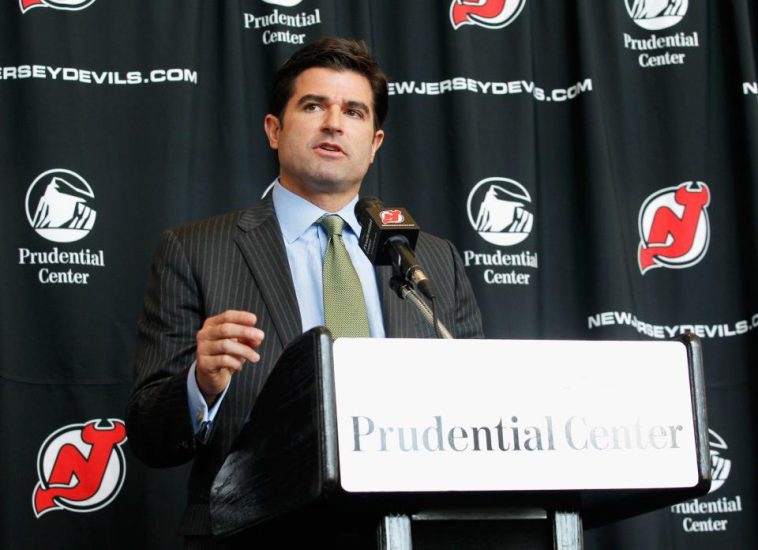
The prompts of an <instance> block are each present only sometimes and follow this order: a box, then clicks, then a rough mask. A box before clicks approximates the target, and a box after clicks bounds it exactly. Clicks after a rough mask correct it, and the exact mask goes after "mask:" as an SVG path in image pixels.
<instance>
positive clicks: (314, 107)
mask: <svg viewBox="0 0 758 550" xmlns="http://www.w3.org/2000/svg"><path fill="white" fill-rule="evenodd" d="M320 109H321V105H319V104H318V103H306V104H305V110H306V111H318V110H320Z"/></svg>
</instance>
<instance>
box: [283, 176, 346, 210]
mask: <svg viewBox="0 0 758 550" xmlns="http://www.w3.org/2000/svg"><path fill="white" fill-rule="evenodd" d="M279 183H281V184H282V187H284V188H285V189H287V190H288V191H290V192H292V193H294V194H296V195H298V196H300V197H303V198H304V199H305V200H307V201H308V202H310V203H312V204H315V205H316V206H318V207H319V208H321V209H322V210H324V211H326V212H338V211H340V210H342V209H343V208H344V207H345V205H346V204H348V203H349V202H350V201H351V200H353V198H355V196H356V195H357V194H358V191H359V190H360V184H358V185H353V186H350V187H348V188H346V189H344V190H340V189H329V190H327V191H321V190H318V189H316V188H313V187H307V188H306V187H304V186H296V185H292V184H291V183H290V182H287V181H285V179H283V178H282V177H281V176H280V177H279Z"/></svg>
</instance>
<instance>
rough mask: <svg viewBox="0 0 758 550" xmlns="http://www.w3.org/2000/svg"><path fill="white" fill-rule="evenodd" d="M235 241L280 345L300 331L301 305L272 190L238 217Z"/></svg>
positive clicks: (289, 340) (297, 334) (287, 341)
mask: <svg viewBox="0 0 758 550" xmlns="http://www.w3.org/2000/svg"><path fill="white" fill-rule="evenodd" d="M238 227H239V229H240V232H239V233H237V235H236V237H235V241H236V243H237V246H239V249H240V251H241V252H242V255H243V257H244V258H245V262H246V263H247V265H248V267H249V268H250V271H251V272H252V274H253V277H255V281H256V283H257V285H258V288H259V290H260V293H261V296H262V297H263V301H264V302H265V303H266V307H267V308H268V311H269V314H270V315H271V321H272V322H273V324H274V328H275V329H276V332H277V333H278V335H279V337H280V340H281V344H282V346H285V345H287V344H288V343H289V342H291V341H292V340H293V339H295V338H296V337H297V336H299V335H300V334H301V332H302V326H301V319H300V309H299V307H298V305H297V296H296V295H295V288H294V286H293V284H292V275H291V273H290V266H289V262H288V261H287V252H286V250H285V248H284V240H283V239H282V232H281V230H280V229H279V222H278V221H277V219H276V215H275V213H274V206H273V201H272V199H271V194H269V195H268V196H266V197H265V198H264V199H263V201H262V202H261V203H259V204H257V205H255V206H253V207H251V208H249V209H248V210H246V211H245V212H244V213H243V214H242V216H241V217H240V220H239V223H238Z"/></svg>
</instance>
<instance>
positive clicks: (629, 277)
mask: <svg viewBox="0 0 758 550" xmlns="http://www.w3.org/2000/svg"><path fill="white" fill-rule="evenodd" d="M288 4H294V5H288ZM472 4H476V3H475V2H474V3H472ZM666 4H667V3H666V2H665V1H663V2H653V1H648V2H639V1H636V2H633V1H632V0H626V1H625V0H613V1H607V0H584V1H580V0H574V1H566V2H553V1H549V0H509V1H506V2H502V1H500V2H498V1H497V0H488V1H486V2H482V3H481V5H479V6H475V5H463V4H460V3H459V2H454V1H453V0H444V1H443V0H437V1H432V0H415V1H414V2H401V1H399V0H391V1H390V0H387V1H382V2H378V1H374V2H371V1H369V0H360V1H359V0H354V1H349V2H348V1H346V0H345V1H340V0H301V1H299V2H298V1H297V0H293V1H284V0H269V1H264V0H239V1H226V2H209V1H202V0H173V1H170V0H163V1H161V2H152V1H147V0H129V1H126V0H122V1H113V0H111V1H106V0H18V1H15V0H14V1H7V2H4V3H3V5H2V6H1V7H0V121H2V123H1V124H0V182H2V190H3V201H2V205H0V210H1V211H2V217H1V218H0V220H1V221H0V223H1V224H2V225H1V226H0V227H1V229H2V237H3V238H2V244H1V245H0V254H1V256H0V257H2V260H3V261H2V265H3V266H4V269H3V270H2V273H0V304H2V305H1V307H2V316H0V323H2V325H1V326H0V328H2V330H1V331H0V403H1V405H0V407H2V414H1V415H0V428H1V429H2V432H1V433H2V439H3V441H4V443H5V444H4V450H3V451H2V453H0V478H1V479H2V480H3V483H2V489H0V491H2V493H0V494H2V502H3V505H2V511H0V546H2V547H3V548H14V549H15V548H40V547H50V548H80V547H85V548H86V547H95V546H102V547H107V548H135V547H140V548H156V549H157V548H161V549H163V548H179V547H180V546H181V541H180V539H179V538H178V537H177V536H176V535H175V531H176V525H177V523H178V516H179V513H180V511H181V508H182V505H183V499H184V479H185V477H186V470H184V469H182V468H180V469H175V470H167V471H157V470H150V469H148V468H145V467H143V466H142V465H141V464H140V463H139V462H138V461H137V460H136V459H135V458H134V457H133V456H132V455H131V453H130V452H129V445H128V441H126V442H121V443H120V444H119V445H118V448H119V449H122V452H123V454H124V456H125V463H124V464H122V465H121V466H118V464H117V461H115V462H113V464H114V465H113V466H111V469H109V470H107V471H106V473H105V475H104V476H101V477H102V478H103V479H106V478H108V476H111V477H113V476H116V478H117V477H118V476H119V475H121V476H123V485H122V486H121V487H120V488H118V489H117V490H112V491H110V493H108V494H104V493H102V492H101V493H97V494H95V495H94V496H92V497H91V498H90V499H89V500H88V501H86V502H83V501H81V500H80V501H78V502H77V501H75V500H70V501H68V504H67V505H66V506H63V507H59V508H54V509H51V510H47V511H44V513H42V514H41V515H39V516H38V515H37V513H38V512H39V511H38V510H35V505H34V501H33V495H34V494H35V487H36V486H37V484H38V483H40V482H41V483H42V484H43V485H44V484H45V483H47V482H48V481H49V479H48V476H49V475H50V467H51V466H50V465H51V464H52V463H51V462H50V460H52V459H51V457H53V458H54V456H55V452H54V451H55V449H61V448H62V446H63V445H64V443H65V442H68V444H69V446H71V445H74V446H76V445H77V443H76V441H81V437H82V436H81V433H82V426H83V425H84V424H87V423H88V422H90V421H98V422H99V421H100V420H101V419H103V420H105V419H123V413H124V406H125V400H126V397H127V395H128V392H129V388H130V384H131V369H132V366H131V361H132V355H133V346H134V336H135V321H136V317H137V315H138V312H139V310H140V307H141V300H142V291H143V288H144V283H145V279H146V275H147V270H148V262H149V257H150V255H151V253H152V250H153V248H154V246H155V245H156V243H157V238H158V235H159V233H160V231H161V230H163V229H165V228H167V227H171V226H174V225H177V224H178V223H181V222H184V221H187V220H191V219H197V218H201V217H206V216H209V215H212V214H216V213H220V212H224V211H228V210H231V209H237V208H242V207H245V206H247V205H249V204H252V203H253V202H255V201H256V200H257V198H258V197H260V196H261V194H262V193H263V192H264V190H265V189H266V187H267V186H268V185H269V183H270V182H271V181H272V180H273V178H274V177H275V175H276V163H275V157H274V155H273V153H272V152H271V151H270V150H269V149H268V146H267V143H266V141H265V136H264V133H263V131H262V120H263V116H264V114H265V113H266V111H267V101H268V93H269V87H270V82H271V76H272V74H273V72H274V70H275V68H276V67H277V66H278V65H280V64H281V62H282V61H283V60H284V59H286V57H287V56H289V55H290V54H291V53H292V52H293V51H294V50H295V49H296V48H297V47H298V46H299V45H298V44H296V43H294V42H296V41H300V40H302V41H304V42H309V41H312V40H314V39H317V38H320V37H322V36H327V35H333V34H337V35H342V36H348V37H355V38H361V39H364V40H366V41H367V42H368V43H369V45H370V47H371V48H372V50H373V52H374V54H375V56H376V57H377V59H378V60H379V62H380V64H381V65H382V66H383V68H384V69H385V71H386V73H387V74H388V76H389V78H390V81H391V83H392V84H391V93H392V96H391V98H390V115H389V118H388V121H387V123H386V125H385V130H386V132H387V139H386V140H385V145H384V146H383V148H382V150H381V151H380V153H379V156H378V160H377V162H376V163H375V165H374V166H373V167H372V169H371V171H370V173H369V176H368V177H367V179H366V181H365V183H364V193H365V194H372V195H378V196H380V197H382V198H383V199H384V202H385V203H386V204H398V205H402V206H405V207H407V208H408V209H409V210H410V211H411V212H412V213H413V215H414V217H415V218H416V219H417V220H418V221H419V223H420V224H421V225H422V227H423V228H424V229H426V230H429V231H431V232H433V233H436V234H438V235H440V236H443V237H447V238H450V239H452V240H453V241H454V242H455V243H456V245H457V246H458V248H459V250H460V251H461V253H462V255H463V256H464V259H465V260H466V266H467V271H468V275H469V277H470V279H471V280H472V282H473V284H474V288H475V292H476V294H477V297H478V299H479V302H480V305H481V307H482V312H483V315H484V321H485V330H486V333H487V336H488V337H492V338H577V339H648V338H666V337H670V336H672V335H674V334H676V333H679V332H681V331H683V330H686V329H689V330H692V331H694V332H696V333H698V334H699V335H700V336H702V337H703V340H704V350H705V351H704V353H705V367H706V377H707V388H708V395H707V398H708V405H709V410H708V413H709V421H710V427H711V437H712V440H711V443H712V445H713V447H712V455H713V457H714V477H715V478H716V483H715V484H714V489H713V490H712V492H711V493H710V494H709V495H708V496H706V497H703V498H701V499H698V500H697V501H696V502H693V503H688V504H686V505H682V506H679V507H672V508H670V509H664V510H660V511H657V512H654V513H651V514H646V515H644V516H641V517H638V518H633V519H631V520H627V521H625V522H622V523H619V524H616V525H613V526H609V527H604V528H601V529H597V530H592V531H590V532H588V533H587V541H586V543H587V546H588V548H624V549H627V548H628V549H643V548H644V549H647V548H688V549H690V548H704V549H705V548H755V547H758V545H757V544H756V540H757V539H758V537H757V536H756V535H757V533H758V531H757V530H756V525H755V502H756V497H757V495H756V467H755V464H756V448H757V444H756V439H755V433H756V422H755V419H756V403H757V400H756V376H755V365H756V353H757V351H758V346H757V342H756V332H754V331H753V330H752V329H753V328H754V327H756V326H758V296H756V280H758V277H757V276H758V269H757V268H756V242H757V241H756V235H758V218H757V216H758V196H757V193H758V160H756V158H757V157H758V155H756V147H757V143H756V142H757V140H758V83H757V82H756V81H757V80H758V77H757V76H756V71H757V67H758V64H757V62H756V59H757V57H758V25H757V21H758V19H756V14H757V12H758V6H756V3H755V2H754V1H753V0H728V1H717V0H710V1H705V0H691V1H690V2H688V1H687V0H683V1H681V2H670V4H672V5H671V6H669V7H668V8H667V9H668V10H669V11H667V12H665V16H664V17H658V15H660V13H661V10H662V9H664V8H666ZM477 14H478V15H477ZM288 17H289V18H288ZM477 17H478V18H477ZM456 21H457V22H458V23H460V24H458V23H454V22H456ZM651 63H657V65H655V66H651ZM485 180H488V181H485ZM82 182H85V183H82ZM482 182H483V183H482ZM689 182H701V183H700V184H692V183H689ZM683 184H684V185H683ZM703 184H705V188H706V189H707V192H708V195H709V202H708V204H707V206H705V207H700V208H698V207H691V208H694V210H692V209H691V208H690V207H689V206H688V207H687V208H690V210H689V212H690V214H692V213H694V214H693V217H692V218H691V219H692V220H694V221H693V222H692V223H690V225H686V224H685V223H684V221H682V220H684V218H685V217H686V216H685V213H684V212H685V211H686V210H687V209H685V208H684V207H683V206H677V204H676V203H675V202H674V201H675V199H674V198H673V197H674V194H673V193H674V191H675V189H678V188H681V190H682V191H681V195H682V196H684V197H686V198H687V200H689V198H692V197H695V196H696V195H695V194H696V192H697V191H702V190H703V188H704V186H703ZM493 185H494V186H495V187H494V193H495V194H496V195H497V201H496V205H500V207H503V208H504V210H500V211H497V206H495V209H494V210H493V209H490V210H489V212H490V214H491V215H492V219H493V220H494V221H498V220H499V221H502V220H503V219H505V218H503V216H505V217H506V218H507V212H510V213H511V214H513V215H515V216H516V217H517V219H520V220H523V221H524V222H527V224H526V226H525V227H526V230H525V229H523V228H521V230H520V231H512V230H510V229H509V228H505V229H503V224H501V225H500V226H499V227H495V228H490V230H489V231H485V229H486V228H483V227H481V226H480V227H478V228H477V227H475V222H476V218H477V215H478V213H479V210H480V205H481V204H482V202H483V201H484V200H485V199H484V197H485V192H486V191H487V190H488V189H490V188H492V186H493ZM701 196H702V195H701ZM507 201H510V202H507ZM74 202H76V203H78V204H79V207H78V209H77V210H73V209H71V205H72V204H73V203H74ZM680 204H681V203H680ZM514 205H515V206H514ZM646 206H647V207H648V208H647V209H646ZM46 208H47V210H46ZM67 208H68V210H67ZM514 208H515V209H514ZM656 209H658V210H659V211H667V209H668V211H669V214H671V212H673V214H674V215H675V216H676V219H673V218H671V216H670V223H669V225H668V226H667V227H668V229H669V230H670V232H672V235H673V244H674V245H675V246H674V247H673V248H672V250H669V251H668V252H666V251H662V252H661V254H659V255H658V256H654V257H653V260H652V262H653V264H652V267H650V268H649V269H647V270H645V271H644V272H643V270H642V269H641V267H640V259H639V258H640V255H639V248H640V246H641V241H642V245H643V248H644V247H646V246H647V245H648V241H652V240H654V239H652V238H651V237H650V236H649V233H650V231H651V227H652V225H655V224H654V223H652V216H653V214H655V212H656ZM61 212H63V213H64V214H65V213H68V214H69V218H70V217H71V215H72V212H76V214H73V216H74V217H75V219H76V220H77V221H81V222H82V223H83V224H84V225H83V226H82V227H83V229H81V230H80V231H79V232H76V231H71V230H66V229H55V227H56V226H57V225H59V224H60V222H61V219H60V216H59V217H57V218H56V215H62V214H61ZM93 212H94V214H95V215H93ZM497 212H500V213H499V214H497ZM503 212H506V214H504V213H503ZM514 213H515V214H514ZM498 216H499V217H498ZM64 217H65V216H64ZM495 218H498V219H497V220H496V219H495ZM471 219H473V220H474V222H472V221H471ZM671 219H673V221H671ZM93 220H94V223H93ZM641 220H642V221H641ZM677 220H679V221H677ZM87 222H89V225H87ZM528 222H531V225H529V223H528ZM661 227H663V226H660V227H658V229H661ZM678 230H681V231H680V232H677V231H678ZM670 237H671V236H670ZM688 237H689V238H692V237H694V239H690V240H692V242H691V243H689V245H687V243H688ZM683 243H684V244H683ZM668 244H671V242H669V243H668ZM676 245H681V246H679V248H678V249H677V246H676ZM674 249H676V250H674ZM77 274H79V275H77ZM108 426H109V424H108V423H107V422H102V423H101V424H100V427H101V429H106V428H107V427H108ZM61 431H62V432H65V433H67V434H68V435H66V436H65V437H64V438H63V439H61V437H57V438H56V434H58V435H60V433H59V432H61ZM77 434H79V435H77ZM77 438H79V439H77ZM78 445H79V446H78V447H77V448H78V449H79V454H80V455H81V456H82V457H86V456H88V454H87V453H88V452H89V451H88V450H87V449H88V448H87V447H86V446H83V445H82V444H81V443H79V444H78ZM50 449H52V450H53V451H50ZM51 452H52V454H50V453H51ZM116 454H117V453H115V452H114V453H113V454H112V456H116ZM45 460H47V461H48V462H47V463H46V462H45ZM40 464H41V466H40ZM45 464H47V466H45ZM109 464H110V463H109ZM119 468H120V469H119ZM85 470H86V469H74V470H73V471H74V473H75V474H76V475H77V479H78V478H79V477H80V476H81V475H82V474H83V473H85ZM93 471H95V470H94V467H93ZM100 474H102V471H100ZM94 475H95V477H96V478H97V472H96V471H95V474H94ZM751 518H752V519H751Z"/></svg>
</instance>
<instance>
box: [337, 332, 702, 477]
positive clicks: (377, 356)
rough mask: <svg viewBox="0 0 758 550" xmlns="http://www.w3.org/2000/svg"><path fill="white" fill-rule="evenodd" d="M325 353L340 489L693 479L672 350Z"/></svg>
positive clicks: (406, 348) (684, 389)
mask: <svg viewBox="0 0 758 550" xmlns="http://www.w3.org/2000/svg"><path fill="white" fill-rule="evenodd" d="M333 354H334V380H335V390H336V408H337V427H338V430H337V432H338V440H339V464H340V479H341V484H342V487H343V489H344V490H346V491H348V492H410V491H413V492H418V491H520V490H543V489H544V490H548V489H551V490H555V489H558V490H563V489H565V490H579V489H636V488H638V489H647V488H686V487H694V486H695V485H697V483H698V469H697V455H696V447H695V428H694V422H693V410H692V402H691V398H690V381H689V372H688V364H687V353H686V348H685V346H684V344H682V343H679V342H628V341H624V342H619V341H612V342H607V341H604V342H596V341H592V342H589V341H555V340H421V339H419V340H416V339H369V338H365V339H364V338H355V339H351V338H346V339H338V340H337V341H336V342H335V343H334V350H333Z"/></svg>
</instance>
